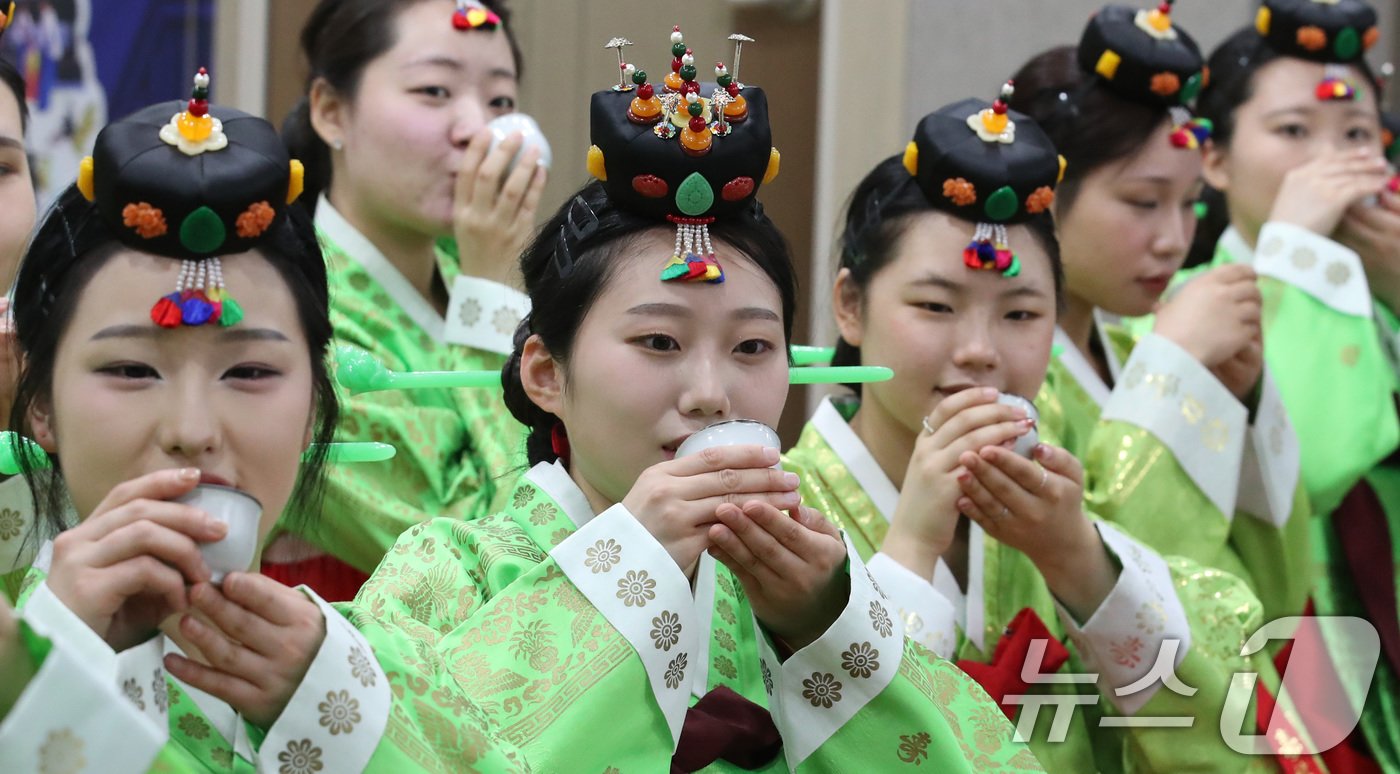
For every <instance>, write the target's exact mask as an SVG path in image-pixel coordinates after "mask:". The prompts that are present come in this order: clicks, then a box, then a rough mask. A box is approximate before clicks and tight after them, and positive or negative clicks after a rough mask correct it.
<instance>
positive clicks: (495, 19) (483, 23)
mask: <svg viewBox="0 0 1400 774" xmlns="http://www.w3.org/2000/svg"><path fill="white" fill-rule="evenodd" d="M500 25H501V17H500V16H498V15H496V12H495V11H493V10H491V9H490V8H487V7H486V4H485V3H482V2H480V0H457V10H455V11H453V12H452V26H453V27H456V28H457V29H459V30H488V31H489V30H494V29H496V28H497V27H499V26H500Z"/></svg>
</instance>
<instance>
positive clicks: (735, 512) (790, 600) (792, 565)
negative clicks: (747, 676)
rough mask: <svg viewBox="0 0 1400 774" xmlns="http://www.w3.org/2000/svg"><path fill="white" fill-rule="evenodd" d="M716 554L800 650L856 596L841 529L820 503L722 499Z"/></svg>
mask: <svg viewBox="0 0 1400 774" xmlns="http://www.w3.org/2000/svg"><path fill="white" fill-rule="evenodd" d="M715 515H716V517H718V518H719V521H720V523H719V524H715V525H713V526H711V527H710V539H711V540H712V541H714V546H713V547H711V548H710V554H711V555H712V556H714V557H715V559H718V560H719V561H720V562H722V563H723V564H724V566H725V567H728V568H729V569H730V571H731V572H733V573H734V576H735V577H736V578H738V579H739V582H740V583H741V584H743V586H744V594H745V595H747V596H748V598H749V604H751V605H753V611H754V615H755V616H756V617H757V618H758V620H759V622H760V623H762V624H763V625H764V626H765V627H766V628H767V629H768V630H769V631H770V632H772V633H773V634H774V635H776V636H777V637H778V638H779V639H781V640H782V642H783V644H785V645H786V646H787V647H789V648H791V649H792V650H793V652H796V651H798V650H801V649H802V648H804V647H806V646H807V645H808V644H810V643H811V642H813V641H814V640H816V639H817V638H818V637H820V636H822V634H823V633H824V632H825V631H826V630H827V629H829V628H831V624H832V623H833V622H835V621H836V618H837V616H839V615H841V611H842V610H844V609H845V607H846V600H847V599H849V597H850V579H849V577H848V576H847V575H846V572H845V562H846V545H845V543H844V542H842V540H841V534H840V533H839V532H837V530H836V527H834V526H832V524H831V523H830V522H828V521H827V520H826V519H825V518H823V517H822V515H821V514H820V513H819V512H817V511H816V510H814V509H812V508H807V507H805V506H799V507H798V509H797V511H795V512H793V513H792V515H788V514H786V513H783V512H782V511H780V510H778V509H777V508H774V507H773V506H772V505H769V504H768V503H763V502H747V503H744V506H743V508H740V507H738V506H736V505H728V504H726V505H721V506H720V507H719V508H718V509H716V510H715Z"/></svg>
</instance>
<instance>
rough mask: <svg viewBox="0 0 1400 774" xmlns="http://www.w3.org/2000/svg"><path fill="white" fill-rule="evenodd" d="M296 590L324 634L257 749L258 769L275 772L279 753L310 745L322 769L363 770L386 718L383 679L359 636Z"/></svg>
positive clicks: (313, 596)
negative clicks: (316, 614) (317, 614)
mask: <svg viewBox="0 0 1400 774" xmlns="http://www.w3.org/2000/svg"><path fill="white" fill-rule="evenodd" d="M298 590H300V591H301V592H302V593H304V594H306V595H307V596H308V597H310V598H311V600H312V601H313V602H315V603H316V605H317V606H318V607H320V608H321V613H322V615H324V616H325V622H326V637H325V639H324V640H322V641H321V649H320V650H319V651H317V652H316V656H315V658H313V659H312V660H311V666H310V667H309V668H308V669H307V670H306V676H305V677H303V678H302V679H301V685H298V686H297V689H296V692H295V693H293V694H292V698H291V700H290V701H288V702H287V707H286V709H284V710H282V714H281V715H280V716H278V718H277V721H276V722H274V723H273V724H272V728H270V729H268V731H267V737H266V738H264V739H263V741H262V745H261V746H260V747H259V748H258V770H259V771H278V770H279V767H281V764H280V763H279V762H278V756H279V755H281V756H287V755H288V754H291V755H293V756H295V754H296V753H297V752H298V751H299V750H302V749H310V748H312V747H316V748H320V750H321V762H322V765H323V766H324V767H325V770H326V771H363V770H364V768H365V765H366V764H368V763H369V759H370V757H371V756H372V755H373V754H374V751H375V749H376V748H378V746H379V740H380V738H381V737H382V736H383V735H384V728H385V725H386V724H387V723H388V721H389V707H390V704H391V702H392V697H391V696H390V691H389V680H388V678H386V677H385V676H384V670H383V669H381V668H380V666H379V662H378V661H377V660H376V659H375V657H374V651H373V650H372V649H371V648H370V646H369V643H368V642H366V641H365V638H364V635H362V634H360V632H359V631H358V630H357V629H355V627H354V626H352V625H351V624H350V622H349V621H347V620H345V618H344V616H342V615H341V614H340V613H339V612H337V611H336V610H335V608H333V607H331V606H330V605H329V604H327V603H326V601H325V600H323V599H321V598H320V597H319V596H317V595H316V593H315V592H313V591H311V590H310V589H308V588H306V587H305V586H300V587H298ZM282 760H284V761H285V760H286V759H285V757H284V758H283V759H282Z"/></svg>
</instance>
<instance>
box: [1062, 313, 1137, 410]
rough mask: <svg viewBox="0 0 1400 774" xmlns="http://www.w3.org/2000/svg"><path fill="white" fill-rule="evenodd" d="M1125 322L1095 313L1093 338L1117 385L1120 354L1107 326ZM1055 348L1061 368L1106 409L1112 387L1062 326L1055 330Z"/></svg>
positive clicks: (1114, 317)
mask: <svg viewBox="0 0 1400 774" xmlns="http://www.w3.org/2000/svg"><path fill="white" fill-rule="evenodd" d="M1121 319H1122V318H1120V317H1118V316H1117V315H1112V314H1109V313H1108V312H1105V311H1103V310H1102V309H1095V310H1094V334H1095V335H1096V336H1098V337H1099V343H1100V344H1102V345H1103V352H1104V358H1105V359H1106V360H1107V361H1108V372H1109V374H1110V375H1111V376H1112V377H1113V380H1114V382H1115V383H1116V382H1117V381H1118V375H1119V373H1120V372H1121V371H1122V368H1123V364H1122V363H1120V362H1118V353H1117V352H1115V351H1114V349H1113V341H1112V340H1111V339H1110V338H1109V335H1108V331H1107V326H1109V325H1114V324H1117V323H1118V322H1119V321H1120V320H1121ZM1055 345H1056V346H1057V347H1058V348H1059V350H1060V354H1059V359H1060V364H1061V365H1063V366H1064V367H1065V370H1067V371H1069V374H1070V376H1073V377H1074V380H1075V381H1076V382H1078V383H1079V386H1080V387H1082V388H1084V391H1085V392H1087V393H1089V397H1090V398H1093V400H1094V403H1096V404H1098V406H1099V408H1103V406H1104V404H1105V403H1107V402H1108V396H1109V394H1110V393H1112V392H1113V389H1112V387H1110V386H1109V385H1107V384H1105V383H1104V380H1103V377H1101V376H1099V372H1098V369H1096V368H1094V366H1093V364H1092V363H1090V362H1089V359H1088V358H1086V357H1084V353H1083V352H1080V351H1079V347H1076V346H1075V345H1074V342H1073V341H1071V340H1070V338H1069V334H1067V333H1065V332H1064V330H1062V329H1061V328H1060V326H1058V325H1057V326H1055Z"/></svg>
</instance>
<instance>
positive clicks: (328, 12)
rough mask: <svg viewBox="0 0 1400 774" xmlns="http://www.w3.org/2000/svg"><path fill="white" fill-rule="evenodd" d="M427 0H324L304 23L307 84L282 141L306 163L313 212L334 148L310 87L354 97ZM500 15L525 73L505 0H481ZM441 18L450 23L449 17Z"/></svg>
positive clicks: (327, 180)
mask: <svg viewBox="0 0 1400 774" xmlns="http://www.w3.org/2000/svg"><path fill="white" fill-rule="evenodd" d="M424 1H425V0H321V2H319V3H317V4H316V8H315V9H313V10H312V11H311V16H310V17H308V18H307V20H306V25H305V26H303V27H302V28H301V51H302V54H303V55H304V56H305V57H306V61H307V65H308V67H307V77H306V89H305V90H304V92H303V93H302V97H301V99H300V100H298V101H297V103H296V105H295V106H293V107H292V110H291V112H289V113H288V114H287V117H286V118H285V119H284V120H283V121H282V142H283V144H285V145H286V146H287V150H288V152H289V153H290V154H291V156H292V158H294V159H299V160H300V161H301V163H302V166H303V167H304V168H305V172H304V174H303V184H304V187H303V189H302V201H303V202H305V203H306V207H307V208H308V209H311V210H312V211H313V212H314V210H315V207H316V201H317V199H319V198H320V196H321V194H322V193H323V192H324V191H325V190H326V189H327V188H328V187H329V186H330V182H331V151H330V147H329V146H327V145H326V143H325V141H324V140H322V139H321V136H320V135H319V134H317V133H316V129H315V127H313V126H312V125H311V87H312V85H313V84H314V83H315V82H316V81H317V79H321V80H324V81H325V82H326V83H327V84H328V85H329V86H330V87H331V88H332V89H335V91H336V93H337V94H340V95H341V96H342V97H343V98H345V99H347V100H353V99H354V98H355V94H356V92H357V91H358V90H359V87H360V78H361V77H362V76H363V75H364V72H365V67H366V66H367V65H369V63H370V62H372V61H374V60H375V59H378V58H379V57H380V56H382V55H383V54H384V52H385V51H388V50H389V49H390V48H393V47H394V44H395V43H396V42H398V41H397V35H398V26H397V23H396V22H397V20H398V16H399V14H401V13H403V11H404V10H406V9H408V8H409V7H411V6H414V5H417V4H418V3H421V2H424ZM483 4H484V5H486V6H487V7H488V8H490V9H491V10H492V11H495V13H496V15H497V16H499V17H501V29H502V30H503V31H504V32H505V35H506V40H507V41H509V43H510V53H511V58H512V59H513V60H514V63H515V72H516V77H517V78H518V77H520V73H521V56H520V45H519V43H518V42H517V41H516V39H515V31H514V29H513V28H512V27H511V25H510V10H509V9H508V8H507V7H506V0H483ZM443 23H444V24H447V23H449V22H448V20H447V19H446V18H444V19H443Z"/></svg>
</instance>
